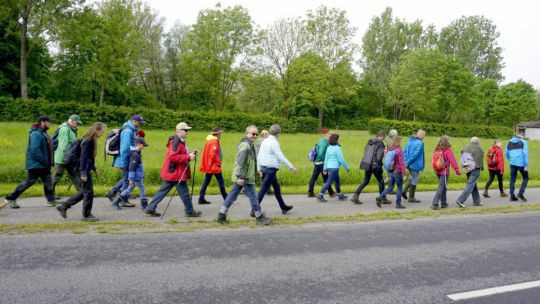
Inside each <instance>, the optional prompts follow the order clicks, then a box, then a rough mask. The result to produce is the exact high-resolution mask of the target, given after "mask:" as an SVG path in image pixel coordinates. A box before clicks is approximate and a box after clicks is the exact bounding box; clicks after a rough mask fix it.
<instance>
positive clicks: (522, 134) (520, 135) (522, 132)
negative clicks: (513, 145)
mask: <svg viewBox="0 0 540 304" xmlns="http://www.w3.org/2000/svg"><path fill="white" fill-rule="evenodd" d="M516 137H519V138H525V131H523V130H519V131H517V132H516Z"/></svg>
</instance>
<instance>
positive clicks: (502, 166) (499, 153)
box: [497, 149, 504, 174]
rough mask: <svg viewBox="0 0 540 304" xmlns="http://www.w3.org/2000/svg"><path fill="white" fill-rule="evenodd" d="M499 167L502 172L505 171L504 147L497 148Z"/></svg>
mask: <svg viewBox="0 0 540 304" xmlns="http://www.w3.org/2000/svg"><path fill="white" fill-rule="evenodd" d="M497 167H498V169H499V170H500V171H501V174H503V173H504V155H503V152H502V149H497Z"/></svg>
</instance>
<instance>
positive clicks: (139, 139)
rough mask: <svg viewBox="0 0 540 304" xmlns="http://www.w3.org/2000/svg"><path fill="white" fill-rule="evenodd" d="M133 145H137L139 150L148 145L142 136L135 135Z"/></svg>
mask: <svg viewBox="0 0 540 304" xmlns="http://www.w3.org/2000/svg"><path fill="white" fill-rule="evenodd" d="M135 146H137V149H139V151H142V149H144V147H148V144H147V143H146V141H145V140H144V137H137V139H135Z"/></svg>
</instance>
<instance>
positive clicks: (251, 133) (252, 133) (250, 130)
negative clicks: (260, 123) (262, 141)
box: [246, 125, 259, 141]
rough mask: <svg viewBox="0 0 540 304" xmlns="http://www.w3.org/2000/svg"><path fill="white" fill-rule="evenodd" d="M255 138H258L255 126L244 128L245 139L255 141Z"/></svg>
mask: <svg viewBox="0 0 540 304" xmlns="http://www.w3.org/2000/svg"><path fill="white" fill-rule="evenodd" d="M257 136H259V130H258V129H257V126H255V125H251V126H249V127H247V128H246V138H247V139H248V140H249V141H255V140H256V139H257Z"/></svg>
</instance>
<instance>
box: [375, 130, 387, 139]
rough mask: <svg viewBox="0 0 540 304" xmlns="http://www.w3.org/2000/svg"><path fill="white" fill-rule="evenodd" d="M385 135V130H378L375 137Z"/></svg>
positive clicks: (382, 137) (383, 136)
mask: <svg viewBox="0 0 540 304" xmlns="http://www.w3.org/2000/svg"><path fill="white" fill-rule="evenodd" d="M385 137H386V131H384V130H380V131H379V132H377V138H380V139H384V138H385Z"/></svg>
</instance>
